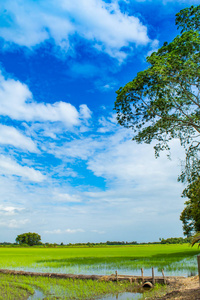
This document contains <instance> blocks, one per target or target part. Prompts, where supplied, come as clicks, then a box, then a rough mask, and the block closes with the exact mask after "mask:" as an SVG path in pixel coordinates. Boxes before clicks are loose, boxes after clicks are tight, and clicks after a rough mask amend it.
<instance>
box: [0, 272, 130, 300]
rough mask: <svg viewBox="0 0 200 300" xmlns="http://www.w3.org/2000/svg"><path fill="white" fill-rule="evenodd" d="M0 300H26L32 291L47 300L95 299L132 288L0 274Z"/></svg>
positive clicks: (110, 283) (97, 282) (112, 284)
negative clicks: (38, 291)
mask: <svg viewBox="0 0 200 300" xmlns="http://www.w3.org/2000/svg"><path fill="white" fill-rule="evenodd" d="M0 282H1V285H0V299H8V300H21V299H28V297H29V296H30V295H31V294H34V289H39V290H40V291H42V293H43V295H44V297H45V300H47V299H69V300H70V299H74V300H75V299H82V300H84V299H95V298H96V297H102V296H103V295H108V294H111V295H115V294H116V293H122V292H125V291H127V290H129V289H130V288H133V287H134V286H133V285H132V286H131V285H130V283H129V282H121V283H116V282H104V281H93V280H72V279H55V278H49V277H40V276H38V277H30V276H22V275H7V274H6V275H5V274H0Z"/></svg>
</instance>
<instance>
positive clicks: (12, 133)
mask: <svg viewBox="0 0 200 300" xmlns="http://www.w3.org/2000/svg"><path fill="white" fill-rule="evenodd" d="M0 132H1V135H0V144H4V145H11V146H14V147H17V148H21V149H23V150H25V151H26V150H27V151H29V152H38V149H37V146H36V144H35V143H34V142H33V141H32V139H31V138H29V137H27V136H25V135H24V134H22V133H21V132H19V131H18V130H17V129H16V128H14V127H12V126H6V125H0Z"/></svg>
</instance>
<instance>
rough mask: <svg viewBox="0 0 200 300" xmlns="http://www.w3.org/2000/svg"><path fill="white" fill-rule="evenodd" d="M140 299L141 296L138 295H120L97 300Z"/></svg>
mask: <svg viewBox="0 0 200 300" xmlns="http://www.w3.org/2000/svg"><path fill="white" fill-rule="evenodd" d="M140 298H141V294H139V293H130V292H129V293H128V292H127V293H120V294H117V295H115V296H104V297H103V298H101V299H99V300H129V299H130V300H132V299H134V300H137V299H140Z"/></svg>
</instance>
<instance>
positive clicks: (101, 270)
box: [10, 255, 198, 277]
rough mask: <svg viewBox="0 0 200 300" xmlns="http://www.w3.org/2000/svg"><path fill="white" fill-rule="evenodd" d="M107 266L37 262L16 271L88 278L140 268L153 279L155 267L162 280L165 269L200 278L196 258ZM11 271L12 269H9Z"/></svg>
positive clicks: (129, 261)
mask: <svg viewBox="0 0 200 300" xmlns="http://www.w3.org/2000/svg"><path fill="white" fill-rule="evenodd" d="M109 259H110V260H107V261H106V262H102V260H103V259H102V260H99V261H98V260H97V259H96V258H89V259H88V258H87V259H84V258H82V259H80V258H75V259H73V260H72V259H60V260H49V261H48V260H45V261H38V262H37V263H35V264H34V265H32V267H31V268H30V267H23V266H22V267H19V268H14V269H15V270H24V271H30V272H44V273H64V274H85V275H93V274H96V275H111V274H114V273H115V271H116V270H117V271H118V274H123V275H135V276H139V275H141V268H143V269H144V276H151V274H152V267H154V272H155V276H162V274H161V272H162V269H164V273H165V276H185V277H188V276H191V275H193V276H194V275H197V273H198V270H197V258H196V255H195V256H192V257H191V256H190V257H186V258H182V259H181V258H179V261H177V260H175V259H169V260H167V258H166V257H165V258H160V257H159V258H157V257H156V259H152V258H149V259H146V258H144V259H142V260H141V259H133V258H127V259H121V258H116V259H115V260H114V259H113V260H112V258H109ZM10 269H11V268H10Z"/></svg>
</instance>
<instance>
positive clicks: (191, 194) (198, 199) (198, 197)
mask: <svg viewBox="0 0 200 300" xmlns="http://www.w3.org/2000/svg"><path fill="white" fill-rule="evenodd" d="M183 196H184V197H187V198H188V200H187V201H186V202H185V205H186V207H185V209H184V210H183V211H182V213H181V216H180V220H181V221H182V222H183V231H184V234H185V235H187V236H191V235H192V233H196V232H198V231H199V232H200V178H199V179H198V180H196V181H194V182H193V183H191V184H190V185H189V186H188V187H187V188H186V189H185V190H184V191H183Z"/></svg>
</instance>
